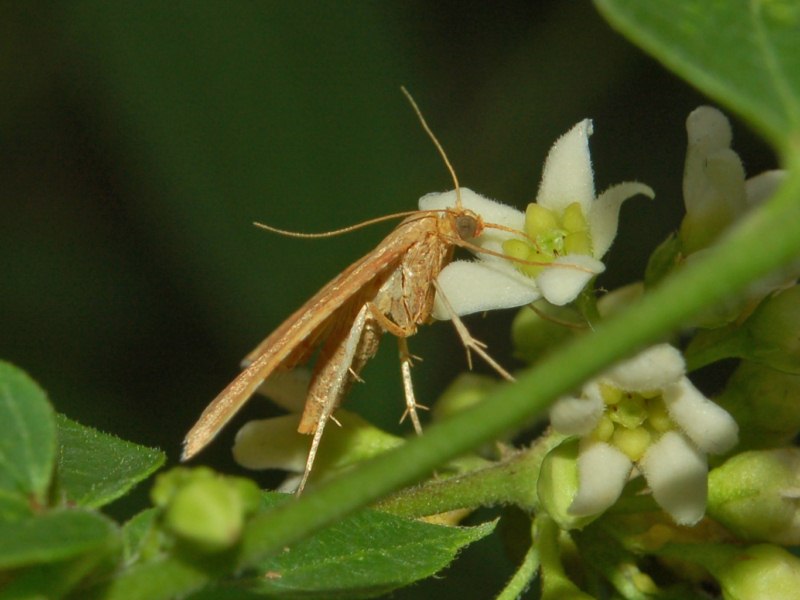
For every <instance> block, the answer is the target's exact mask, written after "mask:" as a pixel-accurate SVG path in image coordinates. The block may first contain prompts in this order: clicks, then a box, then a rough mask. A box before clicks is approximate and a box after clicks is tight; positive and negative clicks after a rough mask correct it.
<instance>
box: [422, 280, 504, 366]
mask: <svg viewBox="0 0 800 600" xmlns="http://www.w3.org/2000/svg"><path fill="white" fill-rule="evenodd" d="M433 285H434V287H435V288H436V293H437V294H439V299H440V300H441V301H442V304H443V305H444V307H445V309H446V310H447V312H448V314H449V316H450V320H451V321H452V323H453V327H455V328H456V333H457V334H458V337H459V338H461V343H462V344H463V345H464V349H465V350H466V351H467V364H468V365H469V368H470V369H472V356H471V355H470V351H473V352H475V354H477V355H478V356H480V357H481V358H482V359H483V360H485V361H486V363H487V364H488V365H489V366H490V367H492V368H493V369H494V370H495V371H497V374H498V375H500V377H502V378H503V379H505V380H506V381H514V377H513V375H511V374H510V373H509V372H508V371H506V370H505V369H504V368H503V367H501V366H500V364H499V363H498V362H497V361H496V360H495V359H493V358H492V357H491V356H489V353H488V352H486V344H484V343H483V342H481V341H480V340H477V339H475V338H474V337H472V334H470V332H469V330H468V329H467V326H466V325H464V322H463V321H462V320H461V318H460V317H459V316H458V314H456V311H455V310H453V306H452V305H451V304H450V302H449V301H448V299H447V296H445V294H444V291H443V290H442V288H441V286H440V285H439V282H437V281H436V280H435V279H434V280H433Z"/></svg>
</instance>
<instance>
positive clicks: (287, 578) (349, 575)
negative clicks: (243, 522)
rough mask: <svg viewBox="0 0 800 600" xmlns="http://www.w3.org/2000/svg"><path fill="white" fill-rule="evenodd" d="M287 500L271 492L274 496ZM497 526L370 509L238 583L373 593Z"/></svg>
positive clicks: (320, 592)
mask: <svg viewBox="0 0 800 600" xmlns="http://www.w3.org/2000/svg"><path fill="white" fill-rule="evenodd" d="M281 500H285V496H281V495H280V494H271V495H270V496H269V500H268V501H269V502H270V503H275V502H278V501H281ZM494 527H495V523H493V522H492V523H484V524H482V525H478V526H476V527H444V526H441V525H431V524H429V523H424V522H421V521H416V520H412V519H405V518H401V517H397V516H394V515H389V514H386V513H381V512H378V511H372V510H365V511H362V512H360V513H358V514H356V515H354V516H352V517H349V518H347V519H345V520H344V521H341V522H339V523H337V524H335V525H333V526H331V527H328V528H326V529H324V530H322V531H320V532H319V533H317V534H316V535H314V536H312V537H311V538H309V539H307V540H305V541H303V542H301V543H298V544H296V545H295V546H292V547H291V548H287V549H285V550H284V551H283V552H282V553H280V554H279V555H276V556H273V557H270V558H269V559H267V560H265V561H263V562H261V563H260V564H259V565H258V566H257V567H256V569H257V571H258V575H257V577H254V578H251V579H249V580H244V581H243V580H237V582H236V584H235V586H236V587H244V588H246V589H248V590H250V591H254V592H257V593H261V594H275V595H280V596H281V597H286V598H292V597H303V598H372V597H375V596H378V595H380V594H385V593H387V592H389V591H391V590H394V589H397V588H400V587H404V586H407V585H410V584H412V583H414V582H415V581H419V580H420V579H424V578H426V577H430V576H431V575H434V574H435V573H437V572H439V571H440V570H441V569H443V568H444V567H446V566H447V565H448V564H450V563H451V562H452V561H453V559H455V557H456V555H457V554H458V551H459V550H460V549H461V548H463V547H465V546H467V545H469V544H471V543H472V542H475V541H477V540H479V539H481V538H483V537H485V536H487V535H489V534H490V533H491V532H492V531H493V530H494ZM201 597H204V596H201Z"/></svg>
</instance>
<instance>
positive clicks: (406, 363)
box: [397, 337, 428, 435]
mask: <svg viewBox="0 0 800 600" xmlns="http://www.w3.org/2000/svg"><path fill="white" fill-rule="evenodd" d="M397 345H398V346H399V349H400V373H401V374H402V376H403V393H404V395H405V397H406V410H405V412H403V416H402V417H400V422H401V423H402V422H403V420H404V419H405V418H406V415H408V416H409V417H410V418H411V423H413V424H414V431H416V432H417V435H422V424H421V423H420V422H419V415H418V414H417V409H418V408H420V409H425V410H427V408H428V407H427V406H423V405H422V404H417V398H416V396H415V395H414V383H413V381H412V380H411V366H412V361H413V356H412V355H411V353H410V352H409V351H408V340H407V339H406V338H404V337H398V338H397Z"/></svg>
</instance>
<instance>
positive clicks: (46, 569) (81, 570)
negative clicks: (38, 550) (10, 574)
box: [0, 544, 116, 600]
mask: <svg viewBox="0 0 800 600" xmlns="http://www.w3.org/2000/svg"><path fill="white" fill-rule="evenodd" d="M115 547H116V546H115V545H114V544H110V545H109V546H106V547H104V548H100V549H98V550H95V551H91V552H86V553H84V554H81V555H80V556H78V557H77V558H74V559H72V560H64V561H60V562H56V563H49V564H44V565H34V566H32V567H29V568H27V569H24V570H22V571H20V572H18V573H15V575H14V579H13V580H12V581H11V583H9V584H8V585H6V586H5V587H3V588H2V589H0V600H23V599H25V600H27V599H30V600H40V599H47V598H63V597H64V596H65V595H66V594H67V593H68V592H70V591H71V590H73V589H74V588H76V587H77V586H78V585H79V584H80V583H81V581H83V580H84V579H85V578H86V577H87V576H88V575H89V574H91V573H92V572H93V571H96V570H97V569H98V568H99V567H100V566H101V565H103V564H106V565H107V566H109V567H110V566H111V562H110V560H109V559H111V558H112V556H113V555H112V553H111V551H112V550H113V549H114V548H115Z"/></svg>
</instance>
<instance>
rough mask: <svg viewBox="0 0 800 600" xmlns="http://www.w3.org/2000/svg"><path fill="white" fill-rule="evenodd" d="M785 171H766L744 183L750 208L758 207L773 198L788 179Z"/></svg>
mask: <svg viewBox="0 0 800 600" xmlns="http://www.w3.org/2000/svg"><path fill="white" fill-rule="evenodd" d="M786 175H787V172H786V171H784V170H783V169H774V170H772V171H764V172H763V173H759V174H758V175H755V176H753V177H751V178H750V179H748V180H747V181H745V182H744V189H745V196H747V205H748V206H757V205H759V204H761V203H762V202H764V201H765V200H767V199H769V198H770V197H772V195H773V194H774V193H775V192H776V191H777V190H778V188H779V187H780V185H781V184H782V183H783V181H784V180H785V179H786Z"/></svg>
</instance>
